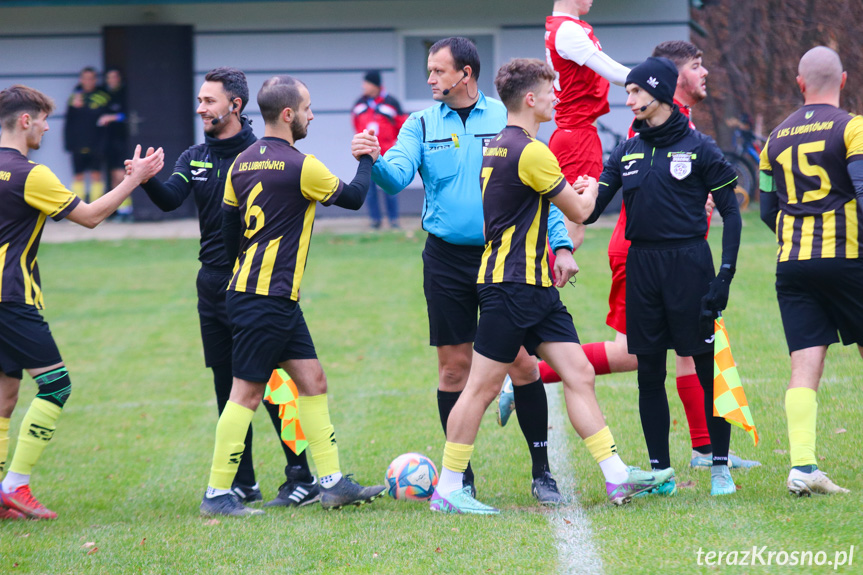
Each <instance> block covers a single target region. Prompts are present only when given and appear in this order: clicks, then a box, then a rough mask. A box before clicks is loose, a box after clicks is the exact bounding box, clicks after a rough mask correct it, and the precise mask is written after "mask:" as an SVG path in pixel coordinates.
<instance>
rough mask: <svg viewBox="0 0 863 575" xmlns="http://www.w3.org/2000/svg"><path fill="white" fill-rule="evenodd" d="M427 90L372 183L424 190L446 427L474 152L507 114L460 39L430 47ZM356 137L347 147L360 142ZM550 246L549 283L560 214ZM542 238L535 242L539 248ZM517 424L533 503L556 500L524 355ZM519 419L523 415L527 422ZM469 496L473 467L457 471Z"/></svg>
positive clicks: (537, 383) (471, 268) (560, 267)
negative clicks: (418, 181) (418, 180)
mask: <svg viewBox="0 0 863 575" xmlns="http://www.w3.org/2000/svg"><path fill="white" fill-rule="evenodd" d="M428 71H429V78H428V85H429V87H430V88H431V91H432V97H433V98H434V99H435V100H436V103H435V104H434V105H433V106H431V107H429V108H426V109H425V110H421V111H419V112H416V113H414V114H412V115H411V116H410V117H409V118H408V119H407V121H406V122H405V124H404V126H402V129H401V131H400V132H399V136H398V142H397V143H396V145H395V146H393V147H392V148H391V149H390V150H389V151H387V153H386V154H385V155H384V156H382V157H381V158H380V159H379V160H378V161H377V162H376V163H375V165H374V168H373V170H372V178H373V179H374V181H375V182H376V183H377V184H378V185H379V186H380V187H381V188H382V189H383V190H384V191H385V192H387V193H388V194H397V193H398V192H400V191H401V190H403V189H404V188H405V187H407V186H408V184H410V183H411V182H412V181H413V179H414V177H415V176H416V174H417V173H419V175H420V176H421V177H422V180H423V186H424V187H425V199H424V202H423V218H422V225H423V229H424V230H426V231H427V232H428V239H427V240H426V245H425V250H424V251H423V289H424V291H425V296H426V303H427V305H428V318H429V343H430V344H431V345H432V346H434V347H436V348H437V354H438V392H437V400H438V411H439V415H440V420H441V425H442V426H443V428H444V430H446V428H447V420H448V418H449V414H450V411H451V410H452V408H453V406H454V405H455V403H456V401H457V400H458V397H459V395H460V394H461V392H462V390H463V389H464V386H465V383H466V382H467V378H468V374H469V372H470V367H471V353H472V344H473V341H474V338H475V336H476V329H477V309H478V306H479V300H478V297H477V290H476V276H477V272H478V270H479V265H480V259H481V258H482V254H483V244H484V242H485V239H484V236H483V212H482V194H481V191H480V187H479V186H480V184H479V179H480V169H481V167H482V151H483V149H485V147H486V146H487V144H488V143H489V141H490V140H491V139H492V138H493V137H495V136H496V135H497V134H498V132H500V130H502V129H503V127H504V126H505V125H506V108H504V106H503V104H502V103H501V102H500V101H498V100H495V99H492V98H489V97H487V96H486V95H485V94H483V92H482V91H481V90H480V89H479V86H478V85H477V79H478V78H479V73H480V61H479V54H478V52H477V49H476V46H474V44H473V42H471V41H470V40H468V39H467V38H461V37H452V38H445V39H443V40H440V41H439V42H437V43H436V44H434V45H433V46H432V47H431V49H430V50H429V57H428ZM366 137H367V134H357V135H356V136H355V137H354V145H367V142H366V140H365V138H366ZM548 229H549V240H550V243H551V247H552V250H554V251H555V253H556V255H557V256H559V257H558V259H557V261H556V262H555V275H556V278H557V282H558V285H561V286H562V285H564V284H565V283H566V281H567V280H569V278H570V277H572V275H573V274H575V272H576V271H578V268H577V267H576V265H575V261H574V260H573V258H572V242H571V241H570V239H569V236H568V235H567V233H566V227H565V226H564V223H563V216H562V215H561V213H560V211H559V210H557V209H556V208H553V209H552V210H551V213H550V215H549V226H548ZM544 241H545V238H544V237H543V238H542V242H544ZM511 376H512V379H513V382H514V384H515V402H516V404H517V405H518V410H519V412H520V413H522V414H523V417H520V418H519V420H518V423H519V425H520V426H521V429H522V432H523V433H524V436H525V439H526V440H527V445H528V449H529V450H530V454H531V460H532V463H533V464H532V479H533V480H532V483H531V492H532V493H533V495H534V497H536V498H537V499H538V500H539V501H540V503H543V504H547V505H556V504H559V503H561V501H562V499H561V497H560V494H559V492H558V490H557V485H556V483H555V481H554V479H553V478H552V476H551V471H550V469H549V464H548V455H547V445H548V404H547V399H546V395H545V388H544V387H543V384H542V380H540V378H539V370H538V369H537V367H536V360H535V359H534V358H532V357H530V356H529V355H528V354H527V353H526V352H525V351H524V350H522V352H521V353H520V354H519V356H518V359H517V360H516V362H515V363H514V364H513V366H512V374H511ZM527 414H531V416H530V417H527ZM464 481H465V485H468V486H470V487H471V491H472V492H474V493H475V487H474V478H473V471H472V469H471V468H470V467H468V468H467V471H466V472H465V475H464Z"/></svg>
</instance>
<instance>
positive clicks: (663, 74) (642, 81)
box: [626, 56, 677, 104]
mask: <svg viewBox="0 0 863 575" xmlns="http://www.w3.org/2000/svg"><path fill="white" fill-rule="evenodd" d="M626 83H627V84H638V86H639V87H640V88H642V89H643V90H647V92H648V93H649V94H650V95H651V96H653V97H654V98H656V99H657V100H659V101H660V102H664V103H666V104H673V103H674V90H675V89H676V88H677V66H675V65H674V62H672V61H671V60H669V59H668V58H654V57H652V56H651V57H650V58H648V59H647V60H645V61H644V62H642V63H641V64H639V65H638V66H636V67H635V68H633V69H632V70H630V71H629V75H628V76H627V77H626Z"/></svg>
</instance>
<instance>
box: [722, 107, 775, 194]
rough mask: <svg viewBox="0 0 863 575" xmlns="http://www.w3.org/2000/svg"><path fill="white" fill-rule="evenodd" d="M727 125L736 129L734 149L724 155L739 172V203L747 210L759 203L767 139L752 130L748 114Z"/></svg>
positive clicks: (737, 188)
mask: <svg viewBox="0 0 863 575" xmlns="http://www.w3.org/2000/svg"><path fill="white" fill-rule="evenodd" d="M726 124H727V125H728V126H730V127H733V128H734V140H733V141H734V148H733V149H731V150H723V154H725V159H726V160H728V163H730V164H731V165H732V167H733V168H734V170H735V171H736V172H737V187H736V188H735V190H734V193H735V195H736V196H737V203H738V204H739V206H740V209H746V208H747V207H748V206H749V202H750V201H756V202H757V201H758V165H759V163H760V161H761V149H762V148H763V147H764V142H765V139H764V137H763V136H760V135H758V134H756V133H755V131H754V130H753V129H752V122H751V121H750V119H749V115H748V114H742V115H741V116H740V118H739V119H738V118H730V119H729V120H727V121H726Z"/></svg>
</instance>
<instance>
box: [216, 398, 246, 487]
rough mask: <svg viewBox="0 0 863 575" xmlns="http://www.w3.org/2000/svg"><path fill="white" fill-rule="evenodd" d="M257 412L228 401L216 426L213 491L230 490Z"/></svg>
mask: <svg viewBox="0 0 863 575" xmlns="http://www.w3.org/2000/svg"><path fill="white" fill-rule="evenodd" d="M254 415H255V412H254V411H252V410H251V409H249V408H248V407H243V406H242V405H240V404H239V403H234V402H233V401H228V403H227V404H225V409H223V410H222V415H221V416H220V417H219V423H218V425H216V446H215V448H214V449H213V466H212V467H211V468H210V481H209V483H208V484H207V485H209V486H210V487H212V488H213V489H230V488H231V484H232V483H233V482H234V476H235V475H236V474H237V468H238V467H240V459H241V458H242V457H243V450H244V449H245V448H246V433H247V432H248V431H249V425H250V424H251V423H252V417H253V416H254Z"/></svg>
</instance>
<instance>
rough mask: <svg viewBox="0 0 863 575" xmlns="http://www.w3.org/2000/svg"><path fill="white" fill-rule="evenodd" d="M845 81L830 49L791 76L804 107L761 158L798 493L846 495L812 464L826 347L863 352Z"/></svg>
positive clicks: (854, 175)
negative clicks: (786, 358) (787, 362)
mask: <svg viewBox="0 0 863 575" xmlns="http://www.w3.org/2000/svg"><path fill="white" fill-rule="evenodd" d="M846 78H847V75H846V73H845V72H844V71H843V70H842V63H841V61H840V60H839V56H838V54H836V52H834V51H833V50H831V49H829V48H826V47H824V46H819V47H816V48H813V49H812V50H810V51H808V52H807V53H806V54H805V55H804V56H803V57H802V58H801V59H800V65H799V67H798V76H797V83H798V85H799V87H800V91H801V92H802V93H803V97H804V105H803V107H802V108H800V109H799V110H797V111H796V112H794V113H792V114H791V115H790V116H788V118H786V119H785V121H783V122H782V123H781V124H780V125H779V126H778V127H777V128H776V129H775V130H773V132H772V133H771V134H770V138H768V140H767V145H766V146H765V147H764V150H763V151H762V153H761V219H762V220H764V223H766V224H767V225H768V226H769V227H770V229H772V230H774V231H775V232H776V239H777V241H778V243H779V251H778V256H777V259H778V262H777V265H776V296H777V299H778V300H779V311H780V312H781V314H782V325H783V327H784V329H785V339H786V341H787V342H788V351H789V352H790V353H791V382H790V383H789V385H788V390H787V392H786V395H785V412H786V415H787V418H788V439H789V444H790V455H791V466H792V468H791V472H790V473H789V475H788V480H787V482H786V485H787V487H788V490H789V491H791V493H794V494H797V495H809V494H810V493H843V492H844V493H847V492H848V490H847V489H843V488H841V487H839V486H838V485H836V484H834V483H833V482H832V481H831V480H830V479H829V478H828V477H827V476H826V475H825V474H824V473H823V472H822V471H820V470H819V469H818V465H817V460H816V458H815V429H816V413H817V407H818V404H817V402H816V391H817V389H818V385H819V382H820V379H821V372H822V371H823V367H824V359H825V357H826V355H827V347H828V346H829V345H830V344H833V343H836V342H838V341H839V338H840V337H841V339H842V342H843V343H844V344H845V345H849V344H853V343H856V344H857V346H858V351H860V355H861V356H863V298H861V294H863V259H861V254H860V240H861V237H863V235H861V231H863V228H861V223H863V222H861V214H863V210H861V201H863V118H861V117H860V116H852V115H849V114H848V113H847V112H845V111H843V110H841V109H840V108H839V97H840V92H841V90H842V88H843V87H844V85H845V80H846ZM837 332H838V334H837Z"/></svg>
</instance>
